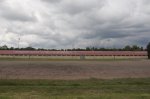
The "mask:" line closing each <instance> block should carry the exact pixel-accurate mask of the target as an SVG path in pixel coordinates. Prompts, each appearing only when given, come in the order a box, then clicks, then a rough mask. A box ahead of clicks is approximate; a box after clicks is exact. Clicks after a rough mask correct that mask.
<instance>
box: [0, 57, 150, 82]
mask: <svg viewBox="0 0 150 99" xmlns="http://www.w3.org/2000/svg"><path fill="white" fill-rule="evenodd" d="M144 77H150V61H149V60H135V61H31V62H28V61H0V79H50V80H52V79H53V80H55V79H60V80H75V79H89V78H98V79H113V78H144Z"/></svg>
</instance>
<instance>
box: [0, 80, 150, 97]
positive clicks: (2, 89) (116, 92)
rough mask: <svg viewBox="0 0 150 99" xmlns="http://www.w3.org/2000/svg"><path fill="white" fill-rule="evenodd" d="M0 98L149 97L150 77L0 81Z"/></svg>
mask: <svg viewBox="0 0 150 99" xmlns="http://www.w3.org/2000/svg"><path fill="white" fill-rule="evenodd" d="M0 99H150V78H143V79H114V80H97V79H89V80H75V81H62V80H61V81H59V80H54V81H48V80H0Z"/></svg>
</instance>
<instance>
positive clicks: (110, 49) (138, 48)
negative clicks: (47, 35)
mask: <svg viewBox="0 0 150 99" xmlns="http://www.w3.org/2000/svg"><path fill="white" fill-rule="evenodd" d="M0 50H33V51H34V50H38V51H145V50H146V49H144V48H143V47H140V46H137V45H133V46H130V45H127V46H125V47H123V48H97V47H86V48H72V49H44V48H34V47H25V48H14V47H8V46H7V45H4V46H0Z"/></svg>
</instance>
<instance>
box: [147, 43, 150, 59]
mask: <svg viewBox="0 0 150 99" xmlns="http://www.w3.org/2000/svg"><path fill="white" fill-rule="evenodd" d="M147 53H148V59H150V42H149V43H148V45H147Z"/></svg>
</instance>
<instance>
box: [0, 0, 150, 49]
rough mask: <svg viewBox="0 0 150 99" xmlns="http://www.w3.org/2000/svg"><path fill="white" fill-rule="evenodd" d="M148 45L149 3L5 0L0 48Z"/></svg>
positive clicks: (0, 11)
mask: <svg viewBox="0 0 150 99" xmlns="http://www.w3.org/2000/svg"><path fill="white" fill-rule="evenodd" d="M19 38H20V41H19V40H18V39H19ZM149 39H150V0H0V45H5V44H6V45H8V46H13V47H17V46H18V41H19V42H20V43H19V44H20V47H27V46H32V47H36V48H42V47H43V48H72V47H75V48H78V47H81V48H85V47H87V46H95V47H122V46H125V45H130V44H131V45H132V44H137V45H140V46H144V47H145V46H146V44H147V43H148V42H149V41H150V40H149Z"/></svg>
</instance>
